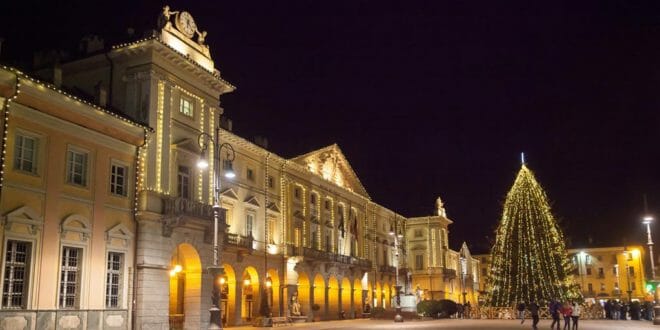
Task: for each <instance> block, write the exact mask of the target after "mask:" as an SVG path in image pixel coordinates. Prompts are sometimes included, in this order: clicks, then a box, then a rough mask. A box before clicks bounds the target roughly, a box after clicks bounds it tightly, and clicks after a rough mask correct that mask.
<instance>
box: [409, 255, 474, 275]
mask: <svg viewBox="0 0 660 330" xmlns="http://www.w3.org/2000/svg"><path fill="white" fill-rule="evenodd" d="M423 269H424V255H423V254H417V255H415V270H423ZM483 271H484V272H485V271H486V268H484V269H483Z"/></svg>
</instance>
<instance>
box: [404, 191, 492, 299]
mask: <svg viewBox="0 0 660 330" xmlns="http://www.w3.org/2000/svg"><path fill="white" fill-rule="evenodd" d="M436 207H437V212H436V213H437V214H436V215H432V216H426V217H413V218H408V219H406V229H407V231H406V244H407V248H408V251H407V255H408V260H407V262H408V267H409V268H408V269H409V272H410V275H411V279H412V289H413V291H414V292H415V294H416V295H417V296H418V300H419V299H435V300H437V299H451V300H454V301H456V302H461V303H465V302H468V301H469V302H470V304H472V305H474V304H475V303H476V302H477V300H476V298H477V296H476V292H477V290H478V288H479V282H480V277H479V272H478V271H477V270H478V269H479V262H478V261H477V260H476V259H474V258H472V256H471V255H470V251H469V249H468V247H467V244H465V243H464V244H463V245H462V246H461V249H460V250H459V251H453V250H450V249H449V241H448V239H449V228H448V227H449V225H450V224H452V223H453V222H452V221H451V220H449V219H448V218H447V214H446V211H445V208H444V205H443V203H442V200H441V199H440V198H438V199H437V202H436ZM463 293H465V295H463Z"/></svg>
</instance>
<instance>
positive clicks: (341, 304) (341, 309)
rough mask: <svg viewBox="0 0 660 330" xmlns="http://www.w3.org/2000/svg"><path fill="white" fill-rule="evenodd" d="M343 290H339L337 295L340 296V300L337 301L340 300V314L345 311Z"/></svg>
mask: <svg viewBox="0 0 660 330" xmlns="http://www.w3.org/2000/svg"><path fill="white" fill-rule="evenodd" d="M343 290H344V288H342V287H339V288H337V294H338V296H337V298H338V299H337V300H338V303H339V306H338V309H339V310H338V311H337V312H338V313H341V311H343V310H344V300H343V297H342V292H343Z"/></svg>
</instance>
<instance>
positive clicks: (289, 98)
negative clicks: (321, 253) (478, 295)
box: [0, 0, 660, 252]
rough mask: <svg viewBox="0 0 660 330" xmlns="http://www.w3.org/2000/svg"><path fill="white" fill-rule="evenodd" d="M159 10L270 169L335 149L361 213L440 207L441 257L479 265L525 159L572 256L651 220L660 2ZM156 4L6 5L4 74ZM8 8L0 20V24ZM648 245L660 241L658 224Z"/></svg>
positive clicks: (151, 20) (614, 241) (117, 36)
mask: <svg viewBox="0 0 660 330" xmlns="http://www.w3.org/2000/svg"><path fill="white" fill-rule="evenodd" d="M576 2H577V1H567V2H565V3H560V2H558V1H547V2H545V4H541V3H536V2H534V3H530V2H529V1H524V2H518V3H513V2H507V4H503V3H501V2H499V1H452V2H444V1H396V2H386V1H357V0H355V1H327V2H321V1H288V0H287V1H268V2H261V1H203V2H202V1H200V2H191V1H170V2H169V3H167V4H169V5H170V7H172V9H173V10H187V11H189V12H190V13H191V14H192V15H193V17H194V18H195V21H196V23H197V25H198V27H199V28H200V29H201V30H207V31H208V36H207V38H206V40H207V43H208V44H209V45H210V48H211V52H212V56H213V59H214V60H215V62H216V66H218V67H219V69H220V70H221V72H222V76H223V77H224V78H225V79H226V80H228V81H230V82H231V83H233V84H234V85H236V86H237V87H238V89H237V90H236V91H235V92H234V93H232V94H230V95H226V96H224V97H223V107H224V108H225V114H226V115H227V116H228V117H229V118H231V119H232V120H233V123H234V131H235V132H236V133H237V134H239V135H241V136H243V137H246V138H251V137H253V136H255V135H260V136H265V137H267V138H268V139H269V142H270V147H269V148H270V149H271V150H272V151H274V152H276V153H277V154H279V155H281V156H284V157H293V156H296V155H299V154H303V153H306V152H309V151H311V150H314V149H317V148H321V147H324V146H326V145H329V144H332V143H335V142H336V143H338V144H339V145H340V147H341V148H342V150H343V152H344V153H345V155H346V157H347V158H348V160H349V162H350V163H351V165H352V166H353V168H354V170H355V171H356V172H357V174H358V176H359V178H360V180H361V181H362V183H363V184H364V186H365V187H366V189H367V191H368V192H369V194H370V195H371V197H372V198H373V200H374V201H376V202H378V203H379V204H381V205H384V206H386V207H388V208H390V209H393V210H395V211H397V212H399V213H401V214H403V215H406V216H423V215H429V214H432V213H433V212H434V202H435V199H436V197H437V196H441V197H442V199H443V200H444V201H445V206H446V208H447V212H448V215H449V217H450V218H451V219H452V220H454V224H453V225H452V226H451V227H450V230H451V234H450V240H451V243H452V248H455V249H456V248H459V244H460V243H461V242H462V241H468V243H469V244H470V246H471V247H472V249H473V252H475V251H476V252H485V251H487V250H488V248H489V246H490V243H489V239H492V233H493V230H494V229H495V228H496V226H497V223H498V222H499V220H500V215H501V212H502V204H503V201H504V198H505V195H506V193H507V191H508V190H509V188H510V187H511V185H512V184H513V179H514V178H515V175H516V173H517V171H518V170H519V167H520V152H525V154H526V158H527V162H528V165H529V167H530V168H531V169H532V170H534V171H535V174H536V177H537V179H538V180H539V181H540V183H541V185H542V186H543V187H544V188H545V190H546V192H547V194H548V196H549V198H550V200H551V201H552V207H553V212H554V214H555V215H556V217H557V218H558V219H559V221H560V225H561V226H562V228H563V229H564V232H565V234H566V236H567V237H568V238H569V245H571V246H574V247H581V246H586V245H587V244H588V242H591V243H590V244H589V245H591V246H606V245H621V244H623V242H624V237H625V239H626V240H627V241H628V242H641V243H643V242H645V239H646V238H645V234H644V231H645V227H643V226H642V225H641V223H640V218H641V216H642V214H643V213H644V207H643V198H642V196H643V194H647V196H648V201H649V209H650V211H651V212H653V213H655V215H656V216H657V217H660V164H659V161H660V157H659V151H660V150H659V148H658V146H659V142H660V139H659V138H660V133H659V131H660V127H659V124H660V111H659V109H660V2H658V1H654V2H649V3H641V2H634V4H629V3H628V4H624V3H616V4H610V3H607V2H604V1H593V2H582V1H580V2H581V4H576ZM164 4H166V3H163V2H155V1H138V2H134V1H113V2H112V3H111V4H104V5H98V4H95V3H94V2H93V1H77V2H68V3H67V4H66V5H61V4H60V5H56V4H41V3H40V2H30V1H19V2H17V1H10V3H9V4H4V5H3V6H4V7H5V9H3V10H2V11H0V37H3V38H4V39H5V41H4V43H3V45H2V54H0V61H1V62H2V63H5V64H10V65H14V66H19V67H21V68H27V67H29V63H30V61H31V58H32V55H31V54H32V52H34V51H35V50H43V49H53V48H64V49H74V50H75V49H76V48H77V43H78V40H79V39H80V38H81V37H82V36H84V35H85V34H90V33H94V34H98V35H100V36H102V37H104V38H105V39H106V41H107V42H108V46H109V45H111V44H116V43H118V42H119V41H125V40H126V37H125V30H126V28H127V27H133V28H135V30H137V31H138V32H140V31H144V30H146V29H149V28H153V27H155V23H156V19H157V17H158V15H159V13H160V11H161V8H162V6H163V5H164ZM7 5H9V8H8V9H7V8H6V7H7ZM654 237H655V238H656V240H659V241H660V224H656V225H655V230H654Z"/></svg>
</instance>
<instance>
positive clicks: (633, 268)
mask: <svg viewBox="0 0 660 330" xmlns="http://www.w3.org/2000/svg"><path fill="white" fill-rule="evenodd" d="M628 273H629V274H630V276H635V267H632V266H631V267H628Z"/></svg>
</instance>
